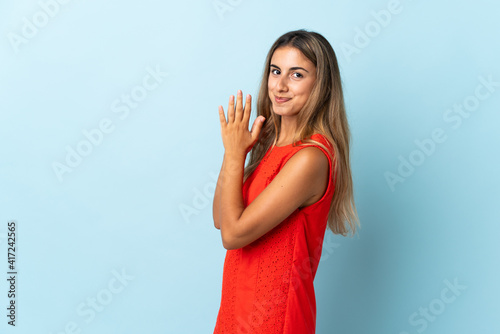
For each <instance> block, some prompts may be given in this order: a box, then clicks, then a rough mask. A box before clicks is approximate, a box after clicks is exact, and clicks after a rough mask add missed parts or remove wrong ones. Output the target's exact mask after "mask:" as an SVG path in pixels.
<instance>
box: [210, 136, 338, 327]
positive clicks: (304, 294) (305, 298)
mask: <svg viewBox="0 0 500 334" xmlns="http://www.w3.org/2000/svg"><path fill="white" fill-rule="evenodd" d="M311 139H314V140H316V141H318V142H320V143H322V144H323V145H325V147H327V148H328V149H329V150H330V152H331V154H332V156H333V149H332V148H331V145H330V144H329V142H328V141H327V139H326V138H325V137H324V136H323V135H321V134H313V135H312V136H311ZM311 145H312V146H316V147H318V148H320V149H321V150H322V151H323V152H324V153H325V154H326V155H327V157H328V154H327V153H326V151H325V150H324V149H323V148H321V146H318V145H315V144H308V146H311ZM304 147H307V146H302V147H299V146H292V144H290V145H287V146H281V147H276V146H275V147H272V149H271V148H270V149H269V150H268V152H267V153H266V156H265V157H264V158H263V159H262V161H261V163H260V164H259V166H258V167H257V168H256V170H255V171H254V172H253V173H252V174H251V175H250V176H249V177H248V179H247V180H246V181H245V183H244V184H243V201H244V204H245V207H246V206H248V205H249V204H250V203H251V202H252V201H253V200H254V199H255V198H256V197H257V196H258V195H259V194H260V192H261V191H262V190H263V189H264V188H265V187H266V186H267V185H268V184H269V183H270V182H271V181H272V180H273V178H274V177H275V176H276V175H277V174H278V172H279V171H280V170H281V168H282V167H283V166H284V165H285V163H286V162H287V161H288V159H290V158H291V157H292V156H293V155H294V154H295V153H296V152H298V151H299V150H300V149H302V148H304ZM328 161H329V165H330V167H329V171H331V168H332V166H333V164H332V163H333V162H332V160H331V159H330V157H328ZM335 181H336V178H334V180H332V178H331V176H329V180H328V187H327V189H326V192H325V193H324V194H323V197H322V198H321V199H320V200H319V201H317V202H316V203H314V204H312V205H309V206H307V207H304V208H301V209H297V210H295V211H294V212H293V213H292V214H291V215H290V216H288V217H287V218H286V219H285V220H284V221H283V222H281V223H280V224H279V225H278V226H276V227H275V228H273V229H272V230H270V231H269V232H267V233H266V234H265V235H263V236H262V237H260V238H259V239H257V240H255V241H254V242H252V243H251V244H249V245H247V246H245V247H242V248H239V249H234V250H227V252H226V258H225V261H224V272H223V277H222V297H221V304H220V309H219V312H218V315H217V321H216V324H215V330H214V334H215V333H225V334H239V333H249V334H250V333H251V334H260V333H262V334H274V333H276V334H278V333H279V334H294V333H297V334H311V333H315V328H316V298H315V293H314V285H313V280H314V276H315V275H316V270H317V268H318V264H319V260H320V257H321V250H322V246H323V238H324V236H325V231H326V226H327V218H328V211H329V209H330V203H331V200H332V196H333V192H334V188H335Z"/></svg>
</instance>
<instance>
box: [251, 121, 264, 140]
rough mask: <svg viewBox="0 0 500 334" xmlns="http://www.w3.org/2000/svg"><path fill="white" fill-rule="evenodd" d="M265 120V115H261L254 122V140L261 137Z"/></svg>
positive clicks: (252, 133) (252, 134)
mask: <svg viewBox="0 0 500 334" xmlns="http://www.w3.org/2000/svg"><path fill="white" fill-rule="evenodd" d="M265 120H266V119H265V118H264V116H259V117H257V118H256V119H255V121H254V122H253V125H252V132H251V136H252V139H253V140H254V141H256V140H257V139H258V138H259V134H260V130H262V126H263V125H264V121H265Z"/></svg>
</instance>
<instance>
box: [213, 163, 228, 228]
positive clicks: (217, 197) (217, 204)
mask: <svg viewBox="0 0 500 334" xmlns="http://www.w3.org/2000/svg"><path fill="white" fill-rule="evenodd" d="M225 163H226V156H225V155H224V157H223V159H222V167H221V169H220V172H219V178H218V179H217V184H216V186H215V194H214V202H213V205H212V216H213V218H214V226H215V228H216V229H219V230H220V215H221V211H220V209H221V205H220V188H221V187H222V179H223V178H224V173H223V172H224V164H225Z"/></svg>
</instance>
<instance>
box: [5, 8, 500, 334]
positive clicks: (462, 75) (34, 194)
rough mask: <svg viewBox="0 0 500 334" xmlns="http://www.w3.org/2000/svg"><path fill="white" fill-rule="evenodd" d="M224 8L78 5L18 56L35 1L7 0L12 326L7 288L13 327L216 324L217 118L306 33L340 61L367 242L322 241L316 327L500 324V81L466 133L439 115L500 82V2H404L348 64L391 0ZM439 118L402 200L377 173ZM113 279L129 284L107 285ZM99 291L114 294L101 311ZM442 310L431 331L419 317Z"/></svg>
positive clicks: (199, 327) (445, 329)
mask: <svg viewBox="0 0 500 334" xmlns="http://www.w3.org/2000/svg"><path fill="white" fill-rule="evenodd" d="M42 2H43V3H47V2H49V0H42ZM214 3H215V2H214V1H211V0H206V1H153V0H148V1H141V2H137V1H134V2H132V1H105V2H103V1H95V0H94V1H78V0H73V1H69V2H68V3H67V4H62V5H60V8H59V10H58V12H57V13H55V14H54V15H53V17H50V18H49V20H48V22H47V24H46V25H45V26H43V27H41V28H39V30H38V32H37V33H36V35H34V36H33V37H32V38H29V39H27V40H26V43H22V44H21V45H18V48H17V49H18V50H17V51H18V52H16V47H13V44H12V43H11V42H10V41H9V36H11V38H12V33H14V34H17V35H19V36H22V29H23V26H24V25H25V23H24V21H23V17H26V18H27V19H29V20H31V21H33V16H34V15H37V13H39V12H40V11H41V7H40V5H39V3H38V2H37V1H34V0H30V1H27V0H23V1H20V0H16V1H3V2H1V3H0V35H1V39H0V57H1V58H0V60H1V65H0V78H1V79H0V100H1V102H0V103H1V112H0V136H1V137H0V139H1V141H0V152H1V157H2V159H1V162H0V173H1V174H0V175H1V176H0V201H1V202H0V224H1V225H0V241H1V245H0V249H2V251H0V254H5V255H3V256H1V257H0V263H3V264H1V265H0V267H1V268H4V269H3V270H4V271H3V272H4V274H5V275H6V271H7V269H6V265H7V259H6V257H7V256H6V238H5V237H6V233H7V221H9V220H11V219H14V220H16V221H17V223H18V243H17V247H18V248H17V250H18V252H17V269H18V271H19V275H18V287H17V290H18V298H17V306H18V308H17V312H18V313H17V320H16V327H15V328H12V327H11V326H8V325H7V324H6V323H7V318H6V309H5V308H6V307H7V303H8V298H7V290H8V287H7V282H6V280H5V279H2V280H1V283H0V296H1V298H0V306H1V307H0V309H2V310H4V311H2V312H1V314H0V315H1V317H0V319H3V320H1V324H0V328H1V330H0V331H1V332H4V333H47V334H48V333H65V332H66V333H71V332H75V333H76V332H78V331H71V330H68V331H65V327H66V326H68V328H71V326H76V327H75V328H78V329H79V330H80V331H81V333H95V334H98V333H134V334H135V333H212V331H213V328H214V325H215V320H216V316H217V312H218V307H219V303H220V291H221V283H222V267H223V262H224V255H225V249H224V248H223V247H222V243H221V239H220V232H219V230H216V229H215V228H214V227H213V220H212V197H211V196H212V194H213V189H214V188H213V187H214V181H215V180H214V175H215V177H216V175H217V174H218V172H219V169H220V164H221V162H222V155H223V145H222V141H221V138H220V125H219V119H218V111H217V107H218V105H223V106H224V108H225V110H227V101H228V99H229V96H230V95H231V94H236V92H237V90H238V89H242V90H243V93H244V94H246V93H250V94H252V96H253V98H254V101H256V99H257V95H256V94H257V92H258V84H259V82H260V79H261V75H262V70H263V66H264V60H265V56H266V54H267V52H268V50H269V48H270V47H271V45H272V43H273V42H274V41H275V40H276V39H277V38H278V37H279V36H280V35H282V34H283V33H285V32H287V31H290V30H295V29H300V28H305V29H308V30H312V31H317V32H319V33H321V34H323V35H324V36H325V37H326V38H327V39H328V40H329V41H330V43H331V44H332V46H333V47H334V49H335V51H336V53H337V57H338V60H339V65H340V68H341V74H342V80H343V83H344V90H345V99H346V107H347V111H348V116H349V122H350V126H351V131H352V138H353V140H352V148H351V154H352V156H351V164H352V170H353V178H354V187H355V199H356V205H357V208H358V212H359V216H360V220H361V225H362V229H361V230H360V231H359V235H358V236H357V237H355V238H344V237H341V236H336V235H335V236H334V235H333V234H332V233H331V232H330V231H327V236H326V238H325V246H324V248H323V254H324V257H323V258H322V261H321V263H320V265H319V269H318V272H317V276H316V280H315V287H316V296H317V333H319V334H321V333H335V334H365V333H376V334H391V333H392V334H400V333H405V332H407V333H411V334H414V333H419V330H420V332H425V333H428V334H431V333H439V334H443V333H446V334H447V333H454V334H455V333H485V334H489V333H499V332H500V325H499V323H498V321H496V319H497V318H498V311H499V297H500V291H499V285H498V282H499V267H498V255H497V254H498V251H499V248H500V247H499V246H498V236H499V232H500V228H499V224H498V223H499V217H500V209H499V207H500V205H499V204H500V202H499V199H500V196H499V195H500V194H499V188H500V180H499V176H498V170H499V169H498V165H499V163H500V159H499V156H498V153H499V150H498V147H499V143H500V131H499V130H498V129H499V125H500V116H499V111H500V108H499V107H500V87H499V86H498V85H497V86H496V88H494V91H493V92H490V94H489V96H488V97H487V98H485V99H484V100H481V101H480V104H479V105H478V106H477V107H476V108H473V109H474V110H473V111H472V112H471V113H470V117H468V118H464V119H463V120H462V123H461V124H460V126H458V127H456V128H454V127H453V125H454V124H455V123H453V122H449V121H446V120H445V119H444V118H443V116H444V115H445V113H446V112H447V110H448V109H450V108H453V105H454V104H462V103H464V101H465V100H466V99H468V98H469V100H468V101H469V102H470V101H473V100H470V96H473V95H474V93H475V89H476V87H477V86H478V85H480V84H481V82H480V81H479V77H481V76H482V77H484V78H488V77H491V78H492V80H493V81H495V82H500V65H499V62H498V59H499V57H498V56H499V55H500V46H499V39H498V32H499V31H500V23H499V21H498V12H499V11H500V5H499V4H498V2H496V1H493V0H491V1H487V0H478V1H462V2H460V3H457V2H456V1H450V0H448V1H439V2H432V1H423V0H419V1H417V0H413V1H411V0H401V1H400V3H399V7H398V8H399V12H398V13H397V14H392V15H391V19H390V22H389V23H388V24H387V25H386V26H381V25H380V24H378V27H379V28H380V31H378V32H377V31H376V30H372V31H371V34H372V37H370V42H369V44H368V45H366V46H363V47H358V53H354V54H351V55H349V53H347V52H345V50H346V45H348V44H349V45H351V46H354V47H355V46H356V41H357V42H358V46H360V45H361V44H359V42H360V41H359V40H357V39H356V38H358V39H359V36H358V37H356V35H357V30H356V29H357V28H359V29H361V30H363V29H365V28H367V27H368V28H370V27H371V29H376V27H377V24H376V23H375V22H377V21H376V20H375V18H374V16H373V14H372V11H376V12H379V11H380V10H387V8H388V6H389V5H388V4H389V3H390V1H380V0H376V1H375V0H373V1H347V0H341V1H308V2H306V1H274V2H269V1H245V0H242V1H237V0H233V1H229V0H221V1H220V3H224V4H226V5H227V6H229V7H230V8H231V10H227V11H224V12H222V13H221V12H218V11H217V10H216V8H215V7H214ZM365 42H366V41H365ZM157 67H158V68H159V69H160V71H163V72H165V73H168V75H166V76H165V77H164V78H163V81H162V82H161V83H160V84H158V86H157V88H156V89H153V90H151V91H149V92H148V95H147V96H146V98H145V99H144V100H143V101H140V102H139V104H138V106H137V108H135V109H131V110H130V113H129V114H128V116H127V117H125V118H124V119H121V118H120V117H119V116H120V115H122V116H123V114H121V113H115V112H113V109H112V104H113V102H114V101H115V100H116V99H120V97H121V96H122V94H130V93H131V92H132V91H133V90H134V89H137V88H135V87H136V86H138V85H142V82H143V78H144V77H145V76H146V75H147V74H148V72H147V68H152V69H155V68H157ZM152 82H153V81H150V83H152ZM481 89H482V90H481V92H482V93H485V92H487V91H486V90H484V89H483V88H481ZM122 106H123V105H122ZM254 118H255V115H252V119H251V121H252V122H253V119H254ZM103 119H109V120H110V122H112V126H113V131H112V132H111V133H108V134H104V136H103V139H102V142H101V143H100V144H99V145H97V146H94V147H93V148H92V152H91V153H90V154H89V155H88V156H86V157H84V158H83V159H82V161H81V163H80V164H79V165H78V166H76V167H75V168H73V169H72V172H71V173H65V174H64V175H63V177H62V182H60V181H59V179H58V177H57V176H56V173H55V172H54V170H53V167H52V165H53V163H54V162H59V163H65V159H66V154H67V151H66V147H67V146H70V147H72V148H73V149H75V148H76V146H77V145H78V143H79V142H81V141H82V140H85V137H84V135H83V134H82V131H84V130H89V131H90V130H91V129H95V128H97V127H98V126H99V122H100V121H101V120H103ZM436 128H441V129H442V130H443V132H444V134H445V136H446V140H445V141H444V142H442V143H438V144H437V145H436V147H435V148H434V151H433V152H432V153H431V154H430V155H428V156H425V161H423V163H422V164H420V165H419V166H416V167H415V169H414V171H413V173H411V175H409V176H408V177H406V178H405V181H404V182H402V183H397V184H396V185H395V187H394V189H391V188H390V186H389V185H388V183H387V181H386V178H385V176H384V175H385V173H386V172H392V173H397V169H398V166H399V164H400V160H399V158H398V157H399V156H400V155H401V156H402V157H404V158H405V159H409V156H410V155H411V154H412V152H414V151H415V150H416V149H418V147H417V146H416V144H415V143H414V141H415V140H424V139H426V138H431V133H432V131H433V130H434V129H436ZM415 154H418V153H415ZM200 194H201V195H200ZM186 208H191V209H192V210H194V211H193V212H195V213H193V214H192V215H190V216H188V217H187V218H186V216H183V215H182V213H181V211H182V210H185V209H186ZM114 270H115V271H116V272H122V271H124V272H125V273H126V275H129V276H131V277H133V278H130V277H129V280H128V281H126V285H121V288H120V289H119V290H121V291H120V292H116V293H111V292H109V291H110V290H109V289H110V288H109V284H110V283H111V284H112V285H111V286H112V287H113V289H114V291H116V290H117V289H118V287H120V284H119V283H118V281H115V280H114V277H115V275H116V272H115V274H113V271H114ZM446 280H448V281H449V282H451V283H453V282H454V281H455V280H456V281H457V282H458V284H459V285H461V286H462V290H461V291H460V292H458V294H455V295H454V294H453V293H451V292H450V291H448V292H446V290H445V292H446V293H447V294H445V295H446V296H447V297H448V298H451V297H452V296H454V297H455V298H454V301H453V302H451V303H443V302H442V301H441V302H440V300H441V298H442V297H441V292H442V291H443V289H445V288H446V287H447V285H446V283H445V281H446ZM88 298H97V299H99V298H100V300H101V301H105V303H106V305H104V306H102V310H101V311H100V312H95V314H94V318H92V319H90V315H89V313H88V312H89V311H88V310H90V307H89V306H86V303H87V302H88V300H89V299H88ZM106 298H107V299H106ZM90 300H91V299H90ZM82 303H83V309H80V311H82V310H87V313H86V314H87V315H83V316H82V315H81V314H80V313H81V312H80V313H79V311H78V309H79V307H82ZM440 305H441V306H442V305H444V306H445V308H444V309H439V306H440ZM430 306H431V308H433V310H434V311H435V312H436V313H438V314H437V315H434V316H435V318H433V320H432V321H431V320H422V319H425V317H424V316H422V315H418V314H417V315H416V317H415V318H414V319H413V320H414V321H420V322H419V324H418V325H416V324H415V322H413V323H412V322H410V320H409V318H410V317H411V315H412V314H413V313H414V312H417V313H418V312H419V308H429V307H430ZM414 316H415V315H414ZM87 320H90V321H87ZM423 323H425V324H426V327H425V328H424V325H423Z"/></svg>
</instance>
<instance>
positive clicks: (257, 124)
mask: <svg viewBox="0 0 500 334" xmlns="http://www.w3.org/2000/svg"><path fill="white" fill-rule="evenodd" d="M251 99H252V97H251V96H250V94H248V95H247V98H246V102H245V108H244V109H243V101H242V100H243V93H242V92H241V90H238V97H237V101H236V110H235V108H234V95H231V97H230V98H229V107H228V111H227V121H226V117H225V115H224V109H223V108H222V106H219V118H220V125H221V134H222V143H223V144H224V149H225V150H226V152H228V153H231V154H244V156H245V157H246V154H247V153H248V152H250V150H251V149H252V147H253V146H254V145H255V143H256V142H257V140H258V139H259V134H260V130H261V129H262V126H263V124H264V121H265V118H264V117H263V116H259V117H257V118H256V119H255V121H254V123H253V125H252V130H251V131H248V123H249V119H250V111H251Z"/></svg>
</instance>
